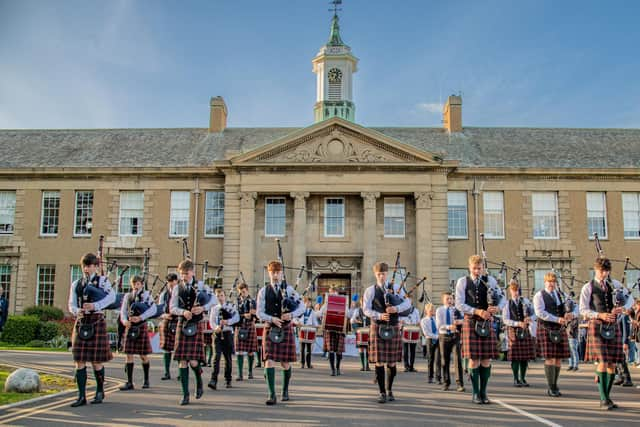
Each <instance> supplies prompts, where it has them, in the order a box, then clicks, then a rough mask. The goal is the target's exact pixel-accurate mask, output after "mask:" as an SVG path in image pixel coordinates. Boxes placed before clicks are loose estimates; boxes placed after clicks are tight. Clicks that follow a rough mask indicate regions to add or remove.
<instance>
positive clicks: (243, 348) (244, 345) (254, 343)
mask: <svg viewBox="0 0 640 427" xmlns="http://www.w3.org/2000/svg"><path fill="white" fill-rule="evenodd" d="M245 327H246V328H247V329H248V330H249V335H248V336H247V339H246V340H241V339H239V338H238V335H240V326H236V333H235V336H236V337H235V340H236V342H235V348H236V353H249V354H251V353H256V352H257V351H258V336H257V335H256V324H255V323H254V322H253V320H251V321H248V322H247V323H246V325H245Z"/></svg>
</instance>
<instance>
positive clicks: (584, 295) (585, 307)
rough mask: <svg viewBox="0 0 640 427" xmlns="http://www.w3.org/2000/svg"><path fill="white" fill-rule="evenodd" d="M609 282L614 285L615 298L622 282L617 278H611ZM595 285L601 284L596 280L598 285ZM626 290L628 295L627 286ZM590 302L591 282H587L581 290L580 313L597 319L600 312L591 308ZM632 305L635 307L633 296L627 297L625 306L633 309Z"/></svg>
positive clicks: (588, 317)
mask: <svg viewBox="0 0 640 427" xmlns="http://www.w3.org/2000/svg"><path fill="white" fill-rule="evenodd" d="M609 284H610V285H611V286H612V287H613V289H612V291H613V292H612V298H615V296H614V295H613V294H614V293H615V291H616V289H618V288H621V287H622V283H620V282H618V281H617V280H615V279H611V281H610V282H609ZM594 286H600V284H599V283H597V282H596V285H594ZM625 292H626V294H627V295H628V293H629V291H628V290H627V289H626V288H625ZM614 302H615V301H614ZM590 303H591V282H587V283H585V285H584V286H583V287H582V291H581V292H580V314H581V315H582V316H584V317H586V318H587V319H595V318H597V317H598V312H597V311H595V310H591V307H590ZM631 307H633V298H630V297H629V298H627V302H626V303H625V305H624V308H625V309H626V310H629V309H631Z"/></svg>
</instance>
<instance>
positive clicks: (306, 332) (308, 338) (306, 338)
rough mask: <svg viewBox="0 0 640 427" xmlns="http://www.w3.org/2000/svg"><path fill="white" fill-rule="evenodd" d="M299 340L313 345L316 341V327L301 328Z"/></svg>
mask: <svg viewBox="0 0 640 427" xmlns="http://www.w3.org/2000/svg"><path fill="white" fill-rule="evenodd" d="M298 338H300V342H303V343H309V344H313V343H314V342H315V340H316V327H315V326H300V332H299V334H298Z"/></svg>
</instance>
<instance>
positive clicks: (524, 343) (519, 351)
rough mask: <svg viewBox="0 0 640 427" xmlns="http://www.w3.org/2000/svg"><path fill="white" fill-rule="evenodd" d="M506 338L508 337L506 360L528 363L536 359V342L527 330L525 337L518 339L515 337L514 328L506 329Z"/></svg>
mask: <svg viewBox="0 0 640 427" xmlns="http://www.w3.org/2000/svg"><path fill="white" fill-rule="evenodd" d="M507 334H508V335H507V336H508V337H509V351H508V353H507V359H508V360H511V361H514V360H515V361H528V360H534V359H535V358H536V341H535V338H533V337H532V336H531V333H529V330H528V328H527V336H526V337H525V338H524V339H521V340H520V339H518V337H517V336H516V328H512V327H510V326H509V327H508V330H507Z"/></svg>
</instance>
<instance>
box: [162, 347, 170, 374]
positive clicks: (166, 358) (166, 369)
mask: <svg viewBox="0 0 640 427" xmlns="http://www.w3.org/2000/svg"><path fill="white" fill-rule="evenodd" d="M162 357H163V361H164V374H165V375H169V371H170V370H171V352H166V353H164V354H163V355H162Z"/></svg>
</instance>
